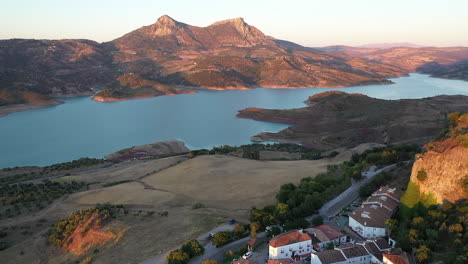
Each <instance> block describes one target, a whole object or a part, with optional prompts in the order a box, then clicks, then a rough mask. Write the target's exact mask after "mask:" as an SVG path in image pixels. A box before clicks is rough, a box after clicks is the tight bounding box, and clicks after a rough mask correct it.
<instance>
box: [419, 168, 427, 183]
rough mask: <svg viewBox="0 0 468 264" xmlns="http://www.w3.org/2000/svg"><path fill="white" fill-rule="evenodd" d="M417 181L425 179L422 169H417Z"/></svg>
mask: <svg viewBox="0 0 468 264" xmlns="http://www.w3.org/2000/svg"><path fill="white" fill-rule="evenodd" d="M416 178H418V180H419V181H422V182H423V181H425V180H426V179H427V173H426V171H425V170H424V169H422V170H419V171H418V175H417V176H416Z"/></svg>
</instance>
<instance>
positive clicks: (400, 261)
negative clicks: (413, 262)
mask: <svg viewBox="0 0 468 264" xmlns="http://www.w3.org/2000/svg"><path fill="white" fill-rule="evenodd" d="M383 257H384V258H386V259H388V260H389V261H390V263H392V264H409V261H408V257H407V256H406V253H404V252H403V253H402V254H400V255H391V254H385V253H384V254H383Z"/></svg>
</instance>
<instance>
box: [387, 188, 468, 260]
mask: <svg viewBox="0 0 468 264" xmlns="http://www.w3.org/2000/svg"><path fill="white" fill-rule="evenodd" d="M408 189H409V188H408ZM402 206H403V207H404V205H402ZM401 210H403V212H404V213H400V216H399V218H398V219H392V220H389V221H387V223H386V224H387V228H388V229H389V231H390V233H391V236H392V237H393V238H395V239H396V241H397V246H398V247H402V248H403V249H404V250H407V251H411V249H412V248H416V260H417V261H418V263H430V262H432V261H437V260H442V261H443V262H444V263H455V264H461V263H467V261H468V233H467V222H466V216H467V214H468V201H467V200H463V201H459V202H457V203H455V204H451V203H448V202H447V203H444V204H442V205H430V206H425V205H424V204H422V203H421V202H418V203H416V204H415V205H414V206H413V207H412V208H407V207H406V208H401Z"/></svg>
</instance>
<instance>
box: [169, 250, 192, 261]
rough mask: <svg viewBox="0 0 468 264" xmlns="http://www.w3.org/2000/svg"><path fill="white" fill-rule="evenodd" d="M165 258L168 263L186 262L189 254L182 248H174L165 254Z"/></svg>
mask: <svg viewBox="0 0 468 264" xmlns="http://www.w3.org/2000/svg"><path fill="white" fill-rule="evenodd" d="M166 260H167V263H168V264H187V263H188V261H189V260H190V256H189V254H187V253H186V252H184V251H183V250H182V249H176V250H173V251H171V252H170V253H169V254H168V255H167V256H166Z"/></svg>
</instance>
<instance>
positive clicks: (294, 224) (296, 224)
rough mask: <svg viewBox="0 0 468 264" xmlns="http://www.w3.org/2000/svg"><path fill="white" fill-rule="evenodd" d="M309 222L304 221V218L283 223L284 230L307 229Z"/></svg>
mask: <svg viewBox="0 0 468 264" xmlns="http://www.w3.org/2000/svg"><path fill="white" fill-rule="evenodd" d="M309 225H310V224H309V222H308V221H307V220H305V219H304V218H298V219H294V220H289V221H286V222H285V223H284V228H285V229H286V230H293V229H299V228H308V227H309Z"/></svg>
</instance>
